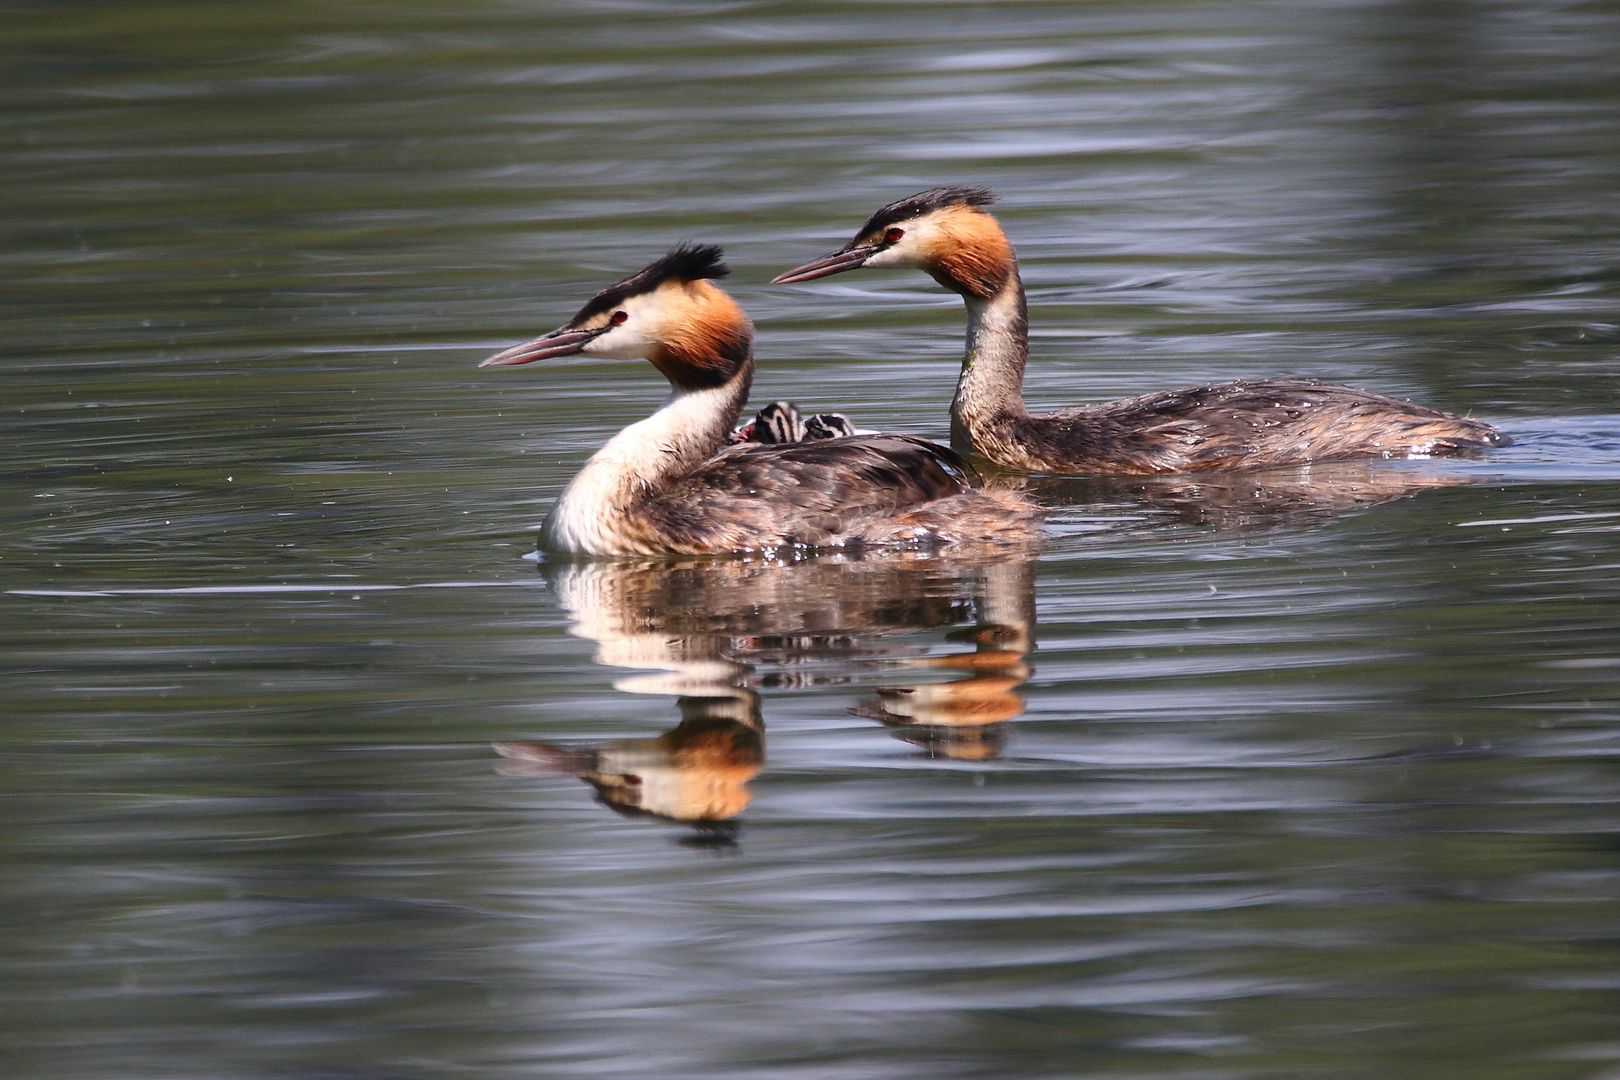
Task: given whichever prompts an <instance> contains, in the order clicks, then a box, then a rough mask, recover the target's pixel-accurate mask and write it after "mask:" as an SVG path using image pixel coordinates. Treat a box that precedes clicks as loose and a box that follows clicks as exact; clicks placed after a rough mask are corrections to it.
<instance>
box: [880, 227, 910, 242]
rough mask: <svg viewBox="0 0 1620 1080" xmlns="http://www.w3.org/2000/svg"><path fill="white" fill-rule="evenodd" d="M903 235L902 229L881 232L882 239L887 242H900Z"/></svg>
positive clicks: (904, 231) (904, 232)
mask: <svg viewBox="0 0 1620 1080" xmlns="http://www.w3.org/2000/svg"><path fill="white" fill-rule="evenodd" d="M904 235H906V230H904V229H890V230H889V231H888V232H886V233H884V234H883V241H884V243H887V244H898V243H899V242H900V238H901V237H902V236H904Z"/></svg>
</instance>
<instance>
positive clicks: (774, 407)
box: [726, 401, 877, 443]
mask: <svg viewBox="0 0 1620 1080" xmlns="http://www.w3.org/2000/svg"><path fill="white" fill-rule="evenodd" d="M875 434H877V432H873V431H861V430H859V429H857V428H856V427H855V425H854V424H852V423H850V420H849V417H847V416H845V415H844V414H843V413H835V412H831V413H811V414H810V415H809V416H805V415H804V414H802V413H800V412H799V407H798V406H797V405H795V404H793V402H791V401H773V402H771V403H770V404H769V405H767V406H765V407H764V408H763V409H761V410H759V414H758V415H757V416H755V417H754V418H753V419H752V420H750V421H748V423H746V424H744V425H743V426H742V427H740V428H737V429H736V430H735V431H733V432H732V433H731V435H730V436H729V437H728V438H727V439H726V442H728V443H744V442H757V443H790V442H811V441H813V440H816V439H840V438H843V437H844V436H845V435H875Z"/></svg>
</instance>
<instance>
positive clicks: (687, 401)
mask: <svg viewBox="0 0 1620 1080" xmlns="http://www.w3.org/2000/svg"><path fill="white" fill-rule="evenodd" d="M753 379H754V361H753V358H752V357H749V359H748V360H747V361H746V362H745V363H744V364H743V365H742V367H741V368H740V369H739V370H738V371H737V373H736V374H735V375H733V376H732V377H731V378H730V379H728V380H726V381H725V382H724V383H722V384H720V385H719V386H715V387H711V388H708V389H704V390H684V391H683V390H675V391H674V392H672V393H671V394H670V396H669V398H668V400H666V401H665V402H664V404H663V405H662V407H660V408H659V410H658V411H657V412H655V413H653V414H652V415H651V416H649V417H648V418H647V419H645V420H641V421H638V422H636V423H634V424H631V425H630V426H629V427H627V428H625V429H624V430H623V431H621V432H619V433H618V434H617V435H615V436H613V438H611V439H609V440H608V441H607V445H605V446H603V447H602V449H600V450H598V451H597V452H596V453H595V454H593V455H591V459H590V460H589V461H587V462H586V463H585V467H584V468H582V469H581V470H580V471H579V475H577V476H575V477H574V478H573V480H571V481H569V483H568V486H567V487H566V488H564V489H563V493H562V495H561V496H559V497H558V499H557V505H556V506H554V507H552V509H551V514H550V515H549V516H548V517H547V518H546V522H545V524H544V525H543V526H542V527H541V541H542V543H543V544H544V545H545V546H546V547H548V548H550V549H551V550H554V551H572V552H578V553H583V554H589V555H610V554H617V553H620V552H622V551H623V550H624V548H623V547H622V545H621V544H620V543H616V542H615V538H616V537H617V536H619V534H620V525H621V524H622V522H623V521H624V519H625V517H626V515H627V513H628V512H629V511H631V510H632V509H633V508H634V507H635V506H636V505H637V504H638V503H640V502H641V501H642V500H644V499H645V498H647V497H648V496H649V495H653V494H656V493H657V492H658V491H659V490H661V489H663V488H666V487H668V486H669V485H670V484H671V483H672V482H673V481H675V480H677V479H679V478H680V477H682V476H684V475H686V474H687V473H688V472H690V471H692V470H693V469H695V468H697V466H699V465H701V464H702V463H703V462H705V461H707V460H708V459H709V458H711V457H713V456H714V455H715V454H716V453H717V452H718V451H719V450H720V448H721V447H722V446H724V445H725V442H726V436H727V435H729V434H730V433H731V429H732V427H733V426H734V425H735V424H736V423H737V418H738V416H740V415H741V414H742V408H743V403H744V402H746V401H747V400H748V389H749V386H750V384H751V383H752V382H753Z"/></svg>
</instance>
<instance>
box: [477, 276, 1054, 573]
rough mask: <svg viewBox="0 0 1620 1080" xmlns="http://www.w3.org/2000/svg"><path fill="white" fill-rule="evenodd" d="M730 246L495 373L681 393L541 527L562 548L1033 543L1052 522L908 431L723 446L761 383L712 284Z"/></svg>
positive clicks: (621, 437) (572, 487) (529, 345)
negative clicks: (626, 383) (588, 370)
mask: <svg viewBox="0 0 1620 1080" xmlns="http://www.w3.org/2000/svg"><path fill="white" fill-rule="evenodd" d="M725 273H726V268H725V267H724V265H722V264H721V262H720V249H719V248H717V247H712V246H689V245H681V246H680V247H677V248H675V249H674V250H673V251H671V252H670V253H669V254H668V255H665V256H664V257H663V258H662V259H659V260H658V261H656V262H654V263H653V264H652V265H650V266H648V267H647V268H646V269H645V270H642V271H641V272H640V273H638V274H635V275H632V276H631V277H628V278H626V279H625V280H624V281H621V282H618V283H617V284H615V285H612V286H609V287H608V288H607V289H604V290H602V292H600V293H598V294H597V295H596V296H595V297H593V298H592V299H591V300H590V301H589V302H588V303H587V304H586V305H585V306H584V307H583V308H581V309H580V311H579V313H578V314H576V315H575V316H574V317H573V318H572V319H571V320H569V321H568V322H567V323H566V324H564V325H563V326H561V327H560V328H558V329H557V330H554V331H552V332H551V333H550V334H546V335H544V336H542V337H538V338H535V339H534V340H533V341H529V342H525V343H524V344H522V345H518V346H514V347H513V348H510V349H507V350H505V351H504V352H501V353H497V354H496V355H495V356H492V357H490V358H489V359H488V360H486V361H484V366H491V365H494V366H502V365H508V364H526V363H530V362H532V361H535V360H543V359H549V358H552V357H560V356H573V355H586V356H598V357H610V358H616V359H629V358H634V357H645V358H647V359H648V360H650V361H651V362H652V363H653V365H654V366H655V367H657V368H658V370H659V371H660V372H662V373H663V374H664V376H665V377H666V378H667V379H668V380H669V382H670V385H671V387H672V390H673V392H672V393H671V395H670V397H669V400H668V401H666V402H665V403H664V406H663V407H662V408H660V409H659V410H658V411H657V412H656V413H654V414H653V415H652V416H650V417H648V418H647V419H646V420H642V421H640V422H638V423H635V424H631V425H630V426H629V427H627V428H625V429H624V430H623V431H621V432H619V434H618V435H616V436H614V437H613V438H612V439H611V440H609V441H608V443H607V445H605V446H603V447H602V449H601V450H599V451H597V452H596V454H595V455H593V456H592V457H591V459H590V461H588V462H586V464H585V467H584V468H583V469H581V470H580V472H579V475H577V476H576V477H574V479H573V480H572V481H570V482H569V484H568V487H567V488H566V489H565V490H564V491H563V493H562V495H561V497H560V498H559V499H558V500H557V505H556V506H555V507H553V508H552V511H551V514H550V515H549V516H548V517H547V518H546V522H545V524H544V526H542V529H541V542H542V545H543V546H545V547H546V548H548V549H550V550H554V551H562V552H574V553H579V554H587V555H660V554H683V555H704V554H714V553H719V552H729V551H747V550H755V549H761V548H778V547H787V546H794V547H843V546H848V545H857V544H936V543H962V542H991V543H1005V542H1018V543H1027V542H1029V541H1031V540H1033V539H1035V538H1036V537H1038V536H1039V534H1040V520H1041V517H1040V513H1039V511H1038V510H1036V508H1035V507H1034V505H1033V504H1032V503H1030V502H1028V501H1027V500H1026V499H1024V498H1023V497H1022V496H1018V495H1014V494H1012V493H1010V492H981V491H975V490H973V488H972V487H971V486H970V482H971V480H972V478H973V472H972V469H971V467H970V466H969V465H968V464H967V463H966V462H965V461H963V460H962V459H961V458H960V457H959V456H957V455H956V454H955V453H954V452H952V451H950V450H947V449H946V448H944V447H942V446H936V445H934V444H933V443H930V442H928V441H927V440H924V439H919V438H914V437H912V436H909V435H856V436H849V437H844V438H835V439H824V440H819V441H816V442H802V443H786V444H775V445H767V444H763V443H743V444H740V445H735V446H726V440H727V438H728V436H729V435H730V433H731V429H732V427H733V425H735V424H736V422H737V417H738V416H739V415H740V413H741V411H742V407H743V403H744V402H745V401H746V400H747V398H748V389H749V384H750V383H751V382H752V380H753V373H754V360H753V350H752V342H753V327H752V326H750V325H749V322H748V320H747V318H746V317H745V316H744V315H743V313H742V311H741V310H740V309H738V307H737V305H736V304H735V303H733V302H732V300H731V298H730V297H729V296H727V295H726V294H725V293H723V292H721V291H720V290H719V289H717V288H716V287H715V286H714V285H712V284H710V280H709V279H712V278H717V277H721V276H723V275H724V274H725Z"/></svg>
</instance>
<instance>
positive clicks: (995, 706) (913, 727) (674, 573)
mask: <svg viewBox="0 0 1620 1080" xmlns="http://www.w3.org/2000/svg"><path fill="white" fill-rule="evenodd" d="M997 560H1000V561H997ZM1030 560H1031V554H1029V553H1023V552H1019V553H1017V554H1016V556H1015V555H1014V554H1013V553H1008V552H1005V551H1001V552H996V553H993V554H989V553H986V554H981V555H978V556H972V555H956V556H954V557H951V558H944V557H940V556H933V555H919V554H916V553H904V552H869V553H866V554H864V555H858V554H844V555H823V556H821V557H819V558H814V559H808V560H805V561H802V562H797V563H795V562H787V561H782V562H775V561H766V560H741V559H717V560H690V561H667V560H661V561H647V562H629V561H615V562H589V563H563V564H560V565H556V564H548V565H547V566H546V567H545V572H546V573H547V576H548V577H549V579H550V581H551V584H552V586H553V589H554V590H555V592H556V595H557V597H558V599H559V600H560V602H561V603H562V605H563V606H564V607H565V608H566V609H567V611H568V613H569V615H570V617H571V619H572V623H571V625H570V627H569V630H570V632H571V633H573V634H575V635H577V636H579V637H583V638H587V639H589V640H592V641H594V642H596V645H597V649H596V660H597V662H598V663H601V664H604V665H609V666H613V667H623V668H633V669H641V670H640V671H639V672H638V673H636V674H631V675H626V676H625V677H623V678H620V679H617V680H616V681H615V682H614V683H613V686H614V688H615V689H617V690H620V691H624V692H627V693H635V694H669V695H674V696H676V697H677V698H678V704H679V707H680V712H681V722H680V723H679V725H677V726H676V727H675V728H673V729H672V730H670V731H667V732H665V733H663V734H662V735H658V736H656V737H648V738H636V739H622V740H615V741H612V742H608V743H604V744H601V745H597V746H590V747H583V748H581V747H568V746H559V745H554V744H549V743H541V742H510V743H500V744H497V745H496V747H495V749H496V750H497V751H499V752H500V753H501V754H502V755H504V756H505V757H506V758H508V759H509V760H508V761H507V762H506V763H504V764H503V765H502V766H501V770H502V771H503V772H505V773H507V774H511V775H525V776H540V775H548V774H564V775H571V776H574V777H577V778H578V779H580V780H582V781H584V782H585V783H587V784H589V785H590V786H591V787H592V788H594V789H595V791H596V792H597V795H598V796H599V798H600V799H601V801H602V802H603V803H604V804H606V805H607V806H609V807H611V808H613V809H615V810H618V811H622V812H625V813H631V814H638V815H652V816H656V817H660V818H663V819H667V820H671V821H678V822H685V823H690V824H693V825H696V826H698V827H700V829H702V830H705V831H706V832H707V833H708V834H710V835H713V834H715V833H716V830H717V828H718V823H721V822H725V821H728V820H729V819H732V818H734V817H735V816H736V815H737V814H739V813H741V812H742V810H743V809H744V808H745V807H746V806H747V805H748V804H749V801H750V799H751V794H750V789H749V783H750V781H751V780H752V779H753V778H754V776H756V775H757V774H758V773H759V772H760V770H761V769H762V768H763V767H764V764H765V739H764V723H763V720H762V717H761V706H760V698H759V695H758V694H757V693H756V692H755V690H754V689H753V688H754V687H756V686H763V687H770V688H773V689H786V688H806V687H825V686H832V685H847V684H863V685H866V686H869V687H870V686H872V684H873V683H874V682H876V683H878V685H877V686H876V687H875V688H874V689H873V698H872V701H871V702H870V703H869V704H866V705H863V706H862V707H861V708H860V709H857V710H856V711H857V712H858V713H859V714H860V715H864V716H870V717H873V718H876V719H879V720H881V721H882V722H883V723H885V724H887V725H890V726H891V727H893V728H894V729H895V730H896V732H897V733H900V734H901V737H902V738H904V739H906V740H908V741H911V742H915V743H918V744H920V745H923V746H925V747H926V748H928V749H929V750H931V751H932V752H936V753H947V754H951V755H953V756H962V757H985V756H989V755H991V754H993V753H995V751H996V749H998V748H999V746H1000V745H1001V741H1002V739H1001V736H1000V735H999V734H996V731H999V730H1000V728H1001V727H1002V725H1003V722H1004V721H1006V720H1009V719H1011V718H1012V717H1014V716H1016V715H1018V713H1019V712H1021V711H1022V709H1023V701H1022V699H1021V698H1019V696H1018V694H1017V693H1016V692H1015V689H1016V688H1017V687H1018V686H1019V685H1020V684H1022V683H1023V682H1024V680H1025V679H1026V678H1027V677H1028V675H1029V670H1028V668H1027V666H1026V665H1025V664H1024V660H1023V658H1024V656H1025V654H1026V653H1028V652H1029V650H1030V648H1031V644H1032V633H1033V626H1034V594H1033V563H1032V562H1031V561H1030ZM964 624H968V625H969V626H970V629H967V630H965V631H961V632H958V633H957V634H954V635H949V637H951V638H954V639H956V640H964V639H965V640H967V641H969V642H971V643H972V645H973V651H956V652H953V653H951V654H949V655H945V656H938V655H932V654H933V653H934V651H935V650H934V646H930V645H928V644H925V643H918V642H917V641H916V640H915V639H908V638H906V637H903V635H906V634H908V633H911V632H915V631H919V630H928V629H934V628H939V627H951V626H963V625H964ZM896 667H900V668H903V669H906V670H908V671H917V672H918V675H917V677H916V679H915V680H912V679H907V680H905V682H906V683H907V685H902V686H892V685H889V682H890V681H892V680H893V676H892V672H893V671H894V670H895V668H896ZM924 672H926V673H927V674H926V675H925V674H923V673H924ZM938 674H949V675H957V676H960V677H959V678H957V679H955V680H953V681H950V682H939V681H938V680H937V676H938ZM993 729H994V730H993Z"/></svg>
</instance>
